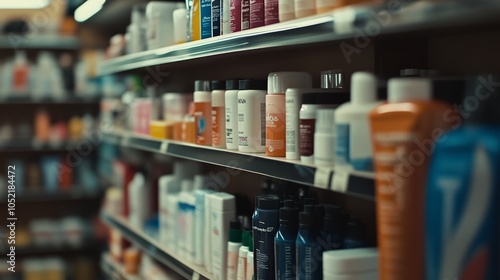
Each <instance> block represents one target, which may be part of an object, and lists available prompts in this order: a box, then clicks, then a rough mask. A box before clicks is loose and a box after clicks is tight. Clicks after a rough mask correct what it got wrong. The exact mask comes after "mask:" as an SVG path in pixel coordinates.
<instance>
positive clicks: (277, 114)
mask: <svg viewBox="0 0 500 280" xmlns="http://www.w3.org/2000/svg"><path fill="white" fill-rule="evenodd" d="M284 103H285V96H284V95H279V96H267V99H266V154H267V155H269V156H276V157H284V156H285V154H286V150H285V110H284V109H285V108H284V106H283V105H284Z"/></svg>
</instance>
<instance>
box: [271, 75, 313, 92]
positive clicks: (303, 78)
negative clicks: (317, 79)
mask: <svg viewBox="0 0 500 280" xmlns="http://www.w3.org/2000/svg"><path fill="white" fill-rule="evenodd" d="M311 87H312V78H311V75H309V73H306V72H273V73H269V75H268V76H267V93H268V94H285V92H286V90H287V89H289V88H311Z"/></svg>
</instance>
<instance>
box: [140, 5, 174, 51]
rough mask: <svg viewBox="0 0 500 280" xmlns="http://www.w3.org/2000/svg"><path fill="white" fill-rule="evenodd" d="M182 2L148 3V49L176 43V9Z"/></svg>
mask: <svg viewBox="0 0 500 280" xmlns="http://www.w3.org/2000/svg"><path fill="white" fill-rule="evenodd" d="M179 8H183V4H182V3H177V2H160V1H151V2H149V3H148V4H147V5H146V18H147V22H148V24H147V25H148V27H147V34H148V35H147V42H148V49H149V50H153V49H157V48H161V47H167V46H171V45H174V44H175V41H174V38H175V36H174V16H173V14H174V11H175V10H176V9H179Z"/></svg>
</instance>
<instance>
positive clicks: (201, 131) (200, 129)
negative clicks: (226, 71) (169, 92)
mask: <svg viewBox="0 0 500 280" xmlns="http://www.w3.org/2000/svg"><path fill="white" fill-rule="evenodd" d="M194 90H195V91H194V116H195V117H196V144H198V145H204V146H211V145H212V96H211V95H212V94H211V92H210V81H195V82H194Z"/></svg>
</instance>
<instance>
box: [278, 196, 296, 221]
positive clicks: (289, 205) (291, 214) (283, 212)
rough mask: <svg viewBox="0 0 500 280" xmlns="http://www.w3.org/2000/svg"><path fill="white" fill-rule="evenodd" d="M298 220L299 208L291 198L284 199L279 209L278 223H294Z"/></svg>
mask: <svg viewBox="0 0 500 280" xmlns="http://www.w3.org/2000/svg"><path fill="white" fill-rule="evenodd" d="M298 221H299V209H298V208H296V207H295V202H294V201H293V200H288V199H287V200H285V205H284V206H283V208H281V209H280V223H287V224H292V225H296V224H297V223H298Z"/></svg>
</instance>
